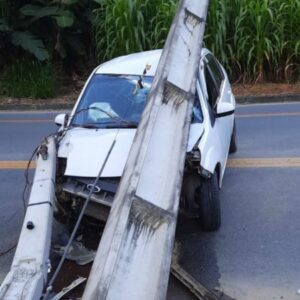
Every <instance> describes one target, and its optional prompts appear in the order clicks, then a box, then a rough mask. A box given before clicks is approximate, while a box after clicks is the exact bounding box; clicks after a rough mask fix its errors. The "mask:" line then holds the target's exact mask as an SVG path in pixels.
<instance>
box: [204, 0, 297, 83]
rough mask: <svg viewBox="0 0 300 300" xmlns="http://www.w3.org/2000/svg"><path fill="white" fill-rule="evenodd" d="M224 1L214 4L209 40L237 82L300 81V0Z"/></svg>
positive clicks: (207, 40) (213, 1) (212, 6)
mask: <svg viewBox="0 0 300 300" xmlns="http://www.w3.org/2000/svg"><path fill="white" fill-rule="evenodd" d="M220 2H221V3H222V4H220ZM220 2H219V1H217V0H212V1H211V6H210V12H209V17H208V28H207V38H206V40H205V41H206V45H207V47H208V48H211V49H213V50H214V52H215V53H216V55H217V56H218V58H219V59H220V61H221V62H222V63H223V64H224V65H225V66H226V68H227V69H228V70H229V72H230V74H231V76H232V78H233V79H234V80H240V81H241V80H242V81H244V82H249V81H250V82H251V81H253V82H258V81H265V80H269V81H270V80H271V81H278V80H286V81H289V80H298V79H300V71H299V67H300V65H299V64H300V1H299V0H284V1H279V0H224V1H220ZM224 7H225V8H224ZM215 19H216V20H217V22H219V24H217V22H216V21H215ZM220 23H221V26H222V27H221V26H220ZM224 24H225V25H224ZM223 27H225V30H224V29H223ZM224 34H225V37H224ZM222 35H223V36H222ZM219 36H221V37H222V38H220V37H219Z"/></svg>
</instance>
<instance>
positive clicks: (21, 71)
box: [0, 60, 56, 99]
mask: <svg viewBox="0 0 300 300" xmlns="http://www.w3.org/2000/svg"><path fill="white" fill-rule="evenodd" d="M55 88H56V86H55V77H54V71H53V67H52V66H51V65H50V64H42V63H40V62H38V61H27V60H21V61H16V62H15V63H14V64H12V65H8V66H6V68H5V69H4V71H3V74H2V76H1V78H0V95H4V96H9V97H15V98H23V97H31V98H42V99H47V98H53V97H54V96H55Z"/></svg>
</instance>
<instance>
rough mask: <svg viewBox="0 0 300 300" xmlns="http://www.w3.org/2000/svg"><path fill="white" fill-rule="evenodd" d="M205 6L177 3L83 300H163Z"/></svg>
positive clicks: (197, 0)
mask: <svg viewBox="0 0 300 300" xmlns="http://www.w3.org/2000/svg"><path fill="white" fill-rule="evenodd" d="M208 2H209V0H182V1H181V2H180V4H179V8H178V11H177V14H176V16H175V18H174V21H173V24H172V27H171V29H170V32H169V35H168V39H167V41H166V44H165V47H164V51H163V54H162V57H161V60H160V63H159V67H158V70H157V73H156V76H155V78H154V82H153V85H152V88H151V91H150V93H149V99H148V104H147V106H146V108H145V111H144V113H143V116H142V120H141V122H140V125H139V127H138V130H137V133H136V136H135V139H134V142H133V145H132V148H131V152H130V155H129V158H128V161H127V164H126V167H125V171H124V174H123V176H122V180H121V183H120V186H119V190H118V192H117V194H116V197H115V199H114V203H113V206H112V209H111V213H110V216H109V219H108V222H107V224H106V227H105V230H104V234H103V236H102V239H101V242H100V245H99V249H98V252H97V256H96V259H95V262H94V264H93V268H92V271H91V273H90V276H89V279H88V283H87V287H86V289H85V292H84V295H83V299H84V300H94V299H111V300H115V299H118V300H122V299H130V300H140V299H143V300H150V299H151V300H157V299H164V298H165V296H166V291H167V285H168V279H169V271H170V264H171V256H172V249H173V244H174V236H175V228H176V221H177V214H178V206H179V197H180V191H181V183H182V176H183V170H184V161H185V154H186V147H187V140H188V134H189V127H190V122H191V113H192V106H193V101H194V94H195V88H196V78H197V72H198V66H199V61H200V55H201V48H202V41H203V35H204V29H205V21H206V16H207V10H208Z"/></svg>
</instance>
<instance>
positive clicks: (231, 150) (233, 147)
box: [229, 121, 237, 154]
mask: <svg viewBox="0 0 300 300" xmlns="http://www.w3.org/2000/svg"><path fill="white" fill-rule="evenodd" d="M236 151H237V142H236V126H235V121H234V123H233V129H232V134H231V140H230V146H229V154H232V153H235V152H236Z"/></svg>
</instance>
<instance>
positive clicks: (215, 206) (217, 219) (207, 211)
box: [196, 172, 221, 231]
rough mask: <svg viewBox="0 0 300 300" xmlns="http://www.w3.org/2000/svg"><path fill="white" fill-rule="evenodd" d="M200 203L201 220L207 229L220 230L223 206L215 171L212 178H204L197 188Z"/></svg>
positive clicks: (202, 225)
mask: <svg viewBox="0 0 300 300" xmlns="http://www.w3.org/2000/svg"><path fill="white" fill-rule="evenodd" d="M196 200H197V202H198V204H199V221H200V225H201V227H202V228H203V229H204V230H206V231H215V230H218V229H219V228H220V226H221V207H220V198H219V185H218V177H217V173H216V172H215V173H214V174H213V175H212V176H211V178H209V179H203V181H202V184H201V185H200V186H199V187H198V188H197V190H196Z"/></svg>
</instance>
